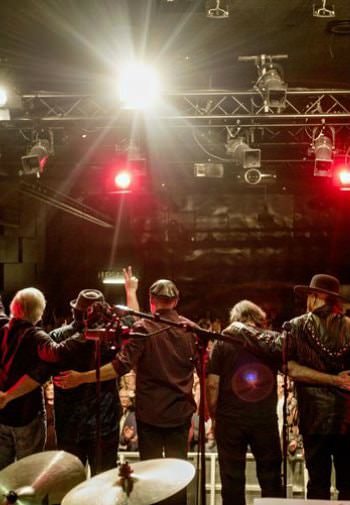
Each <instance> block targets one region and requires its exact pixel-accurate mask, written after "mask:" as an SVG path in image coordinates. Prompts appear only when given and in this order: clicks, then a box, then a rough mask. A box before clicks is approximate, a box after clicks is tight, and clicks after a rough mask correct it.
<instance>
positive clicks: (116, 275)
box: [98, 270, 125, 285]
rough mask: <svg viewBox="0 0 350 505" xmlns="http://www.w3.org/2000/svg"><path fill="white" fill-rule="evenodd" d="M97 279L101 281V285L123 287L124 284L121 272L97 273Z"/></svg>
mask: <svg viewBox="0 0 350 505" xmlns="http://www.w3.org/2000/svg"><path fill="white" fill-rule="evenodd" d="M98 277H99V279H100V280H101V281H102V284H114V285H115V284H117V285H123V284H125V278H124V274H123V272H122V271H119V270H118V271H116V270H106V271H103V272H99V274H98Z"/></svg>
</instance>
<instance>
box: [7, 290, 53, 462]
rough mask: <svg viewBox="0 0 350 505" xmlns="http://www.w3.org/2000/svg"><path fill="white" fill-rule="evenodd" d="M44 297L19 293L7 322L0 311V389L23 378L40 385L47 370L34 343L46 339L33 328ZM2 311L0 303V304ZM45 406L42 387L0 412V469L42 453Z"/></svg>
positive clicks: (37, 319) (41, 309)
mask: <svg viewBox="0 0 350 505" xmlns="http://www.w3.org/2000/svg"><path fill="white" fill-rule="evenodd" d="M45 304H46V302H45V298H44V295H43V294H42V293H41V291H39V290H38V289H35V288H26V289H23V290H20V291H18V292H17V293H16V295H15V296H14V298H13V300H12V302H11V306H10V310H11V316H12V317H11V319H10V320H8V319H7V318H6V317H5V316H4V314H3V311H1V313H2V315H1V322H2V324H3V323H6V319H7V320H8V322H7V323H6V324H5V325H4V326H2V328H1V329H0V351H1V353H0V390H1V391H8V390H9V389H11V387H12V386H14V385H15V384H16V383H17V381H18V380H19V379H20V378H21V377H22V376H23V375H27V376H29V377H30V380H33V381H36V382H37V383H43V382H44V381H45V380H47V378H48V377H49V375H50V369H49V368H48V366H46V365H45V364H43V363H41V362H40V360H39V357H38V352H37V351H38V342H39V341H43V340H46V339H48V338H49V337H48V336H47V335H46V333H45V332H44V331H43V330H41V329H40V328H38V327H36V326H35V325H36V324H37V323H38V321H39V320H40V319H41V317H42V314H43V312H44V308H45ZM1 308H2V304H1ZM45 435H46V425H45V403H44V397H43V391H42V388H36V389H35V390H34V391H32V392H30V393H28V394H27V395H24V396H22V397H21V398H18V399H16V400H13V402H11V403H9V404H7V405H6V406H5V408H4V409H2V410H0V439H1V450H0V469H1V468H4V467H5V466H7V465H9V464H10V463H13V462H14V461H15V459H19V458H22V457H24V456H28V455H30V454H33V453H34V452H38V451H41V450H43V448H44V445H45Z"/></svg>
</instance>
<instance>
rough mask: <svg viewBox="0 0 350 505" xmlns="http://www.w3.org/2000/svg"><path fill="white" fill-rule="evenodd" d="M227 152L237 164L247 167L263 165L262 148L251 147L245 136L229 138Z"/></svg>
mask: <svg viewBox="0 0 350 505" xmlns="http://www.w3.org/2000/svg"><path fill="white" fill-rule="evenodd" d="M226 152H227V154H230V155H231V156H232V159H233V162H234V163H235V164H236V165H239V166H241V167H243V168H247V169H248V168H260V167H261V149H253V148H251V147H250V146H249V145H248V144H247V143H246V142H245V141H244V139H243V137H238V138H235V139H228V140H227V144H226Z"/></svg>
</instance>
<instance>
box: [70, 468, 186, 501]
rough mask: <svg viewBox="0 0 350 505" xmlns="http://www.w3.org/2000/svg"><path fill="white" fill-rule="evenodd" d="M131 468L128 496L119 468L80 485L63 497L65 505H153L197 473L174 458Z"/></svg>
mask: <svg viewBox="0 0 350 505" xmlns="http://www.w3.org/2000/svg"><path fill="white" fill-rule="evenodd" d="M131 469H132V474H131V479H132V485H131V491H130V494H129V496H128V497H127V495H126V493H125V491H124V490H123V486H122V482H121V480H122V479H121V477H120V475H119V468H115V469H113V470H108V471H107V472H104V473H101V474H100V475H96V476H95V477H93V478H92V479H90V480H87V481H86V482H83V483H82V484H79V485H78V486H77V487H75V488H74V489H72V490H71V491H70V492H69V493H68V494H67V495H66V496H65V497H64V498H63V501H62V505H96V503H98V504H99V505H122V504H123V505H125V503H127V504H128V505H151V504H152V503H156V502H158V501H161V500H164V499H165V498H168V497H169V496H172V495H173V494H175V493H177V492H178V491H180V490H181V489H183V488H184V487H186V486H187V484H189V483H190V482H191V480H192V479H193V476H194V473H195V470H194V466H193V465H192V464H191V463H189V462H188V461H183V460H181V459H173V458H162V459H150V460H148V461H140V462H137V463H133V464H132V465H131Z"/></svg>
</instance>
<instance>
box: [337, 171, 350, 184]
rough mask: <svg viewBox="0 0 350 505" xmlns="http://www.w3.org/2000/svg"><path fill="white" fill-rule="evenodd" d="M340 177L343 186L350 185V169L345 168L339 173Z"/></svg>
mask: <svg viewBox="0 0 350 505" xmlns="http://www.w3.org/2000/svg"><path fill="white" fill-rule="evenodd" d="M338 177H339V181H340V184H342V185H348V184H350V169H349V168H347V167H346V168H343V169H342V170H340V171H339V173H338Z"/></svg>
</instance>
